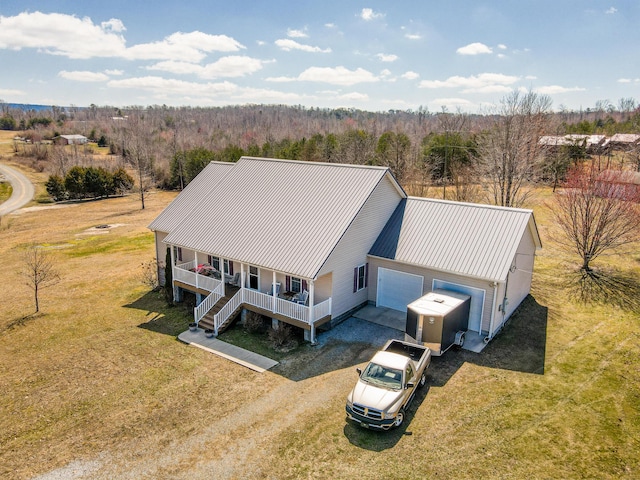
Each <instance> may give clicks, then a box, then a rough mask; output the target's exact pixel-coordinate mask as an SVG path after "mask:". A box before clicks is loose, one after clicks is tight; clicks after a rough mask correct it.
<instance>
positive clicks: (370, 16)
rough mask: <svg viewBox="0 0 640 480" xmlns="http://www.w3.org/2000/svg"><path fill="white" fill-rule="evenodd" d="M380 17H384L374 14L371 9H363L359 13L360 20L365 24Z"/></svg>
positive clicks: (381, 14) (380, 14) (377, 13)
mask: <svg viewBox="0 0 640 480" xmlns="http://www.w3.org/2000/svg"><path fill="white" fill-rule="evenodd" d="M382 17H384V14H383V13H379V12H374V11H373V10H372V9H371V8H363V9H362V11H361V12H360V18H362V19H363V20H364V21H366V22H369V21H371V20H375V19H376V18H382Z"/></svg>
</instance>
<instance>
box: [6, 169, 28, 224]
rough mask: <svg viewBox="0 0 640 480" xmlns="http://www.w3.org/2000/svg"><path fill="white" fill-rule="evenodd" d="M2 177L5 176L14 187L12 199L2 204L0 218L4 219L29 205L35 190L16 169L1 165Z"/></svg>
mask: <svg viewBox="0 0 640 480" xmlns="http://www.w3.org/2000/svg"><path fill="white" fill-rule="evenodd" d="M0 176H4V178H5V179H6V180H7V181H8V182H9V183H11V186H12V187H13V193H12V194H11V197H9V199H8V200H7V201H6V202H4V203H0V217H2V216H3V215H7V214H8V213H11V212H13V211H14V210H17V209H18V208H20V207H22V206H23V205H26V204H27V203H29V202H30V201H31V199H32V198H33V195H34V193H35V190H34V189H33V184H32V183H31V182H30V181H29V179H28V178H27V177H25V176H24V175H23V174H22V173H20V172H19V171H18V170H16V169H15V168H11V167H9V166H7V165H2V164H0Z"/></svg>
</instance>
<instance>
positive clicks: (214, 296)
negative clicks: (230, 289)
mask: <svg viewBox="0 0 640 480" xmlns="http://www.w3.org/2000/svg"><path fill="white" fill-rule="evenodd" d="M218 283H219V285H218V286H217V287H216V288H215V289H214V290H213V291H212V292H211V293H210V294H209V295H208V296H207V298H205V299H204V300H203V301H202V302H200V305H198V306H197V307H196V308H195V309H194V310H193V320H194V322H196V323H198V322H200V320H202V317H204V316H205V315H206V314H207V312H208V311H209V310H211V309H212V308H213V306H214V305H215V304H216V303H218V300H220V299H221V298H222V297H223V296H224V293H223V292H224V287H223V285H222V282H218Z"/></svg>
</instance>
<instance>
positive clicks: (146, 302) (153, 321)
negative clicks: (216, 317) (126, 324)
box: [124, 291, 192, 337]
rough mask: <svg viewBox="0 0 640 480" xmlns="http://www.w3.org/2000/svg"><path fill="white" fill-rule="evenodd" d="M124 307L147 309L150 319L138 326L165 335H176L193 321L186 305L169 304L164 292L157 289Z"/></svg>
mask: <svg viewBox="0 0 640 480" xmlns="http://www.w3.org/2000/svg"><path fill="white" fill-rule="evenodd" d="M124 307H126V308H134V309H136V310H142V311H146V312H147V315H146V316H147V318H148V320H147V321H146V322H144V323H141V324H140V325H138V327H140V328H144V329H145V330H150V331H152V332H156V333H162V334H164V335H171V336H174V337H175V336H177V335H179V334H180V333H182V332H184V331H185V330H187V328H189V322H190V321H192V317H191V316H189V314H188V310H187V309H186V308H185V307H184V306H182V305H180V306H170V305H167V302H166V301H165V300H164V298H163V296H162V294H161V293H160V292H156V291H150V292H147V293H145V294H144V295H143V296H142V297H140V298H138V299H137V300H135V301H133V302H131V303H129V304H127V305H124Z"/></svg>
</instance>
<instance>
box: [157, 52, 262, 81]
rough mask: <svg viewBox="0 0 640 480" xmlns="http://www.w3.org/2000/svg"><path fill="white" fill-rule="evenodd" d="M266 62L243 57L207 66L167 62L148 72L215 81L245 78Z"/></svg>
mask: <svg viewBox="0 0 640 480" xmlns="http://www.w3.org/2000/svg"><path fill="white" fill-rule="evenodd" d="M264 63H265V62H264V61H263V60H258V59H257V58H251V57H247V56H241V55H229V56H227V57H222V58H220V59H218V60H217V61H215V62H213V63H209V64H207V65H198V64H195V63H190V62H177V61H174V60H167V61H165V62H158V63H156V64H155V65H151V66H149V67H147V70H158V71H163V72H170V73H174V74H182V75H197V76H198V77H200V78H206V79H213V78H222V77H229V78H230V77H244V76H245V75H250V74H252V73H255V72H257V71H258V70H261V69H262V66H263V64H264Z"/></svg>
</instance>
